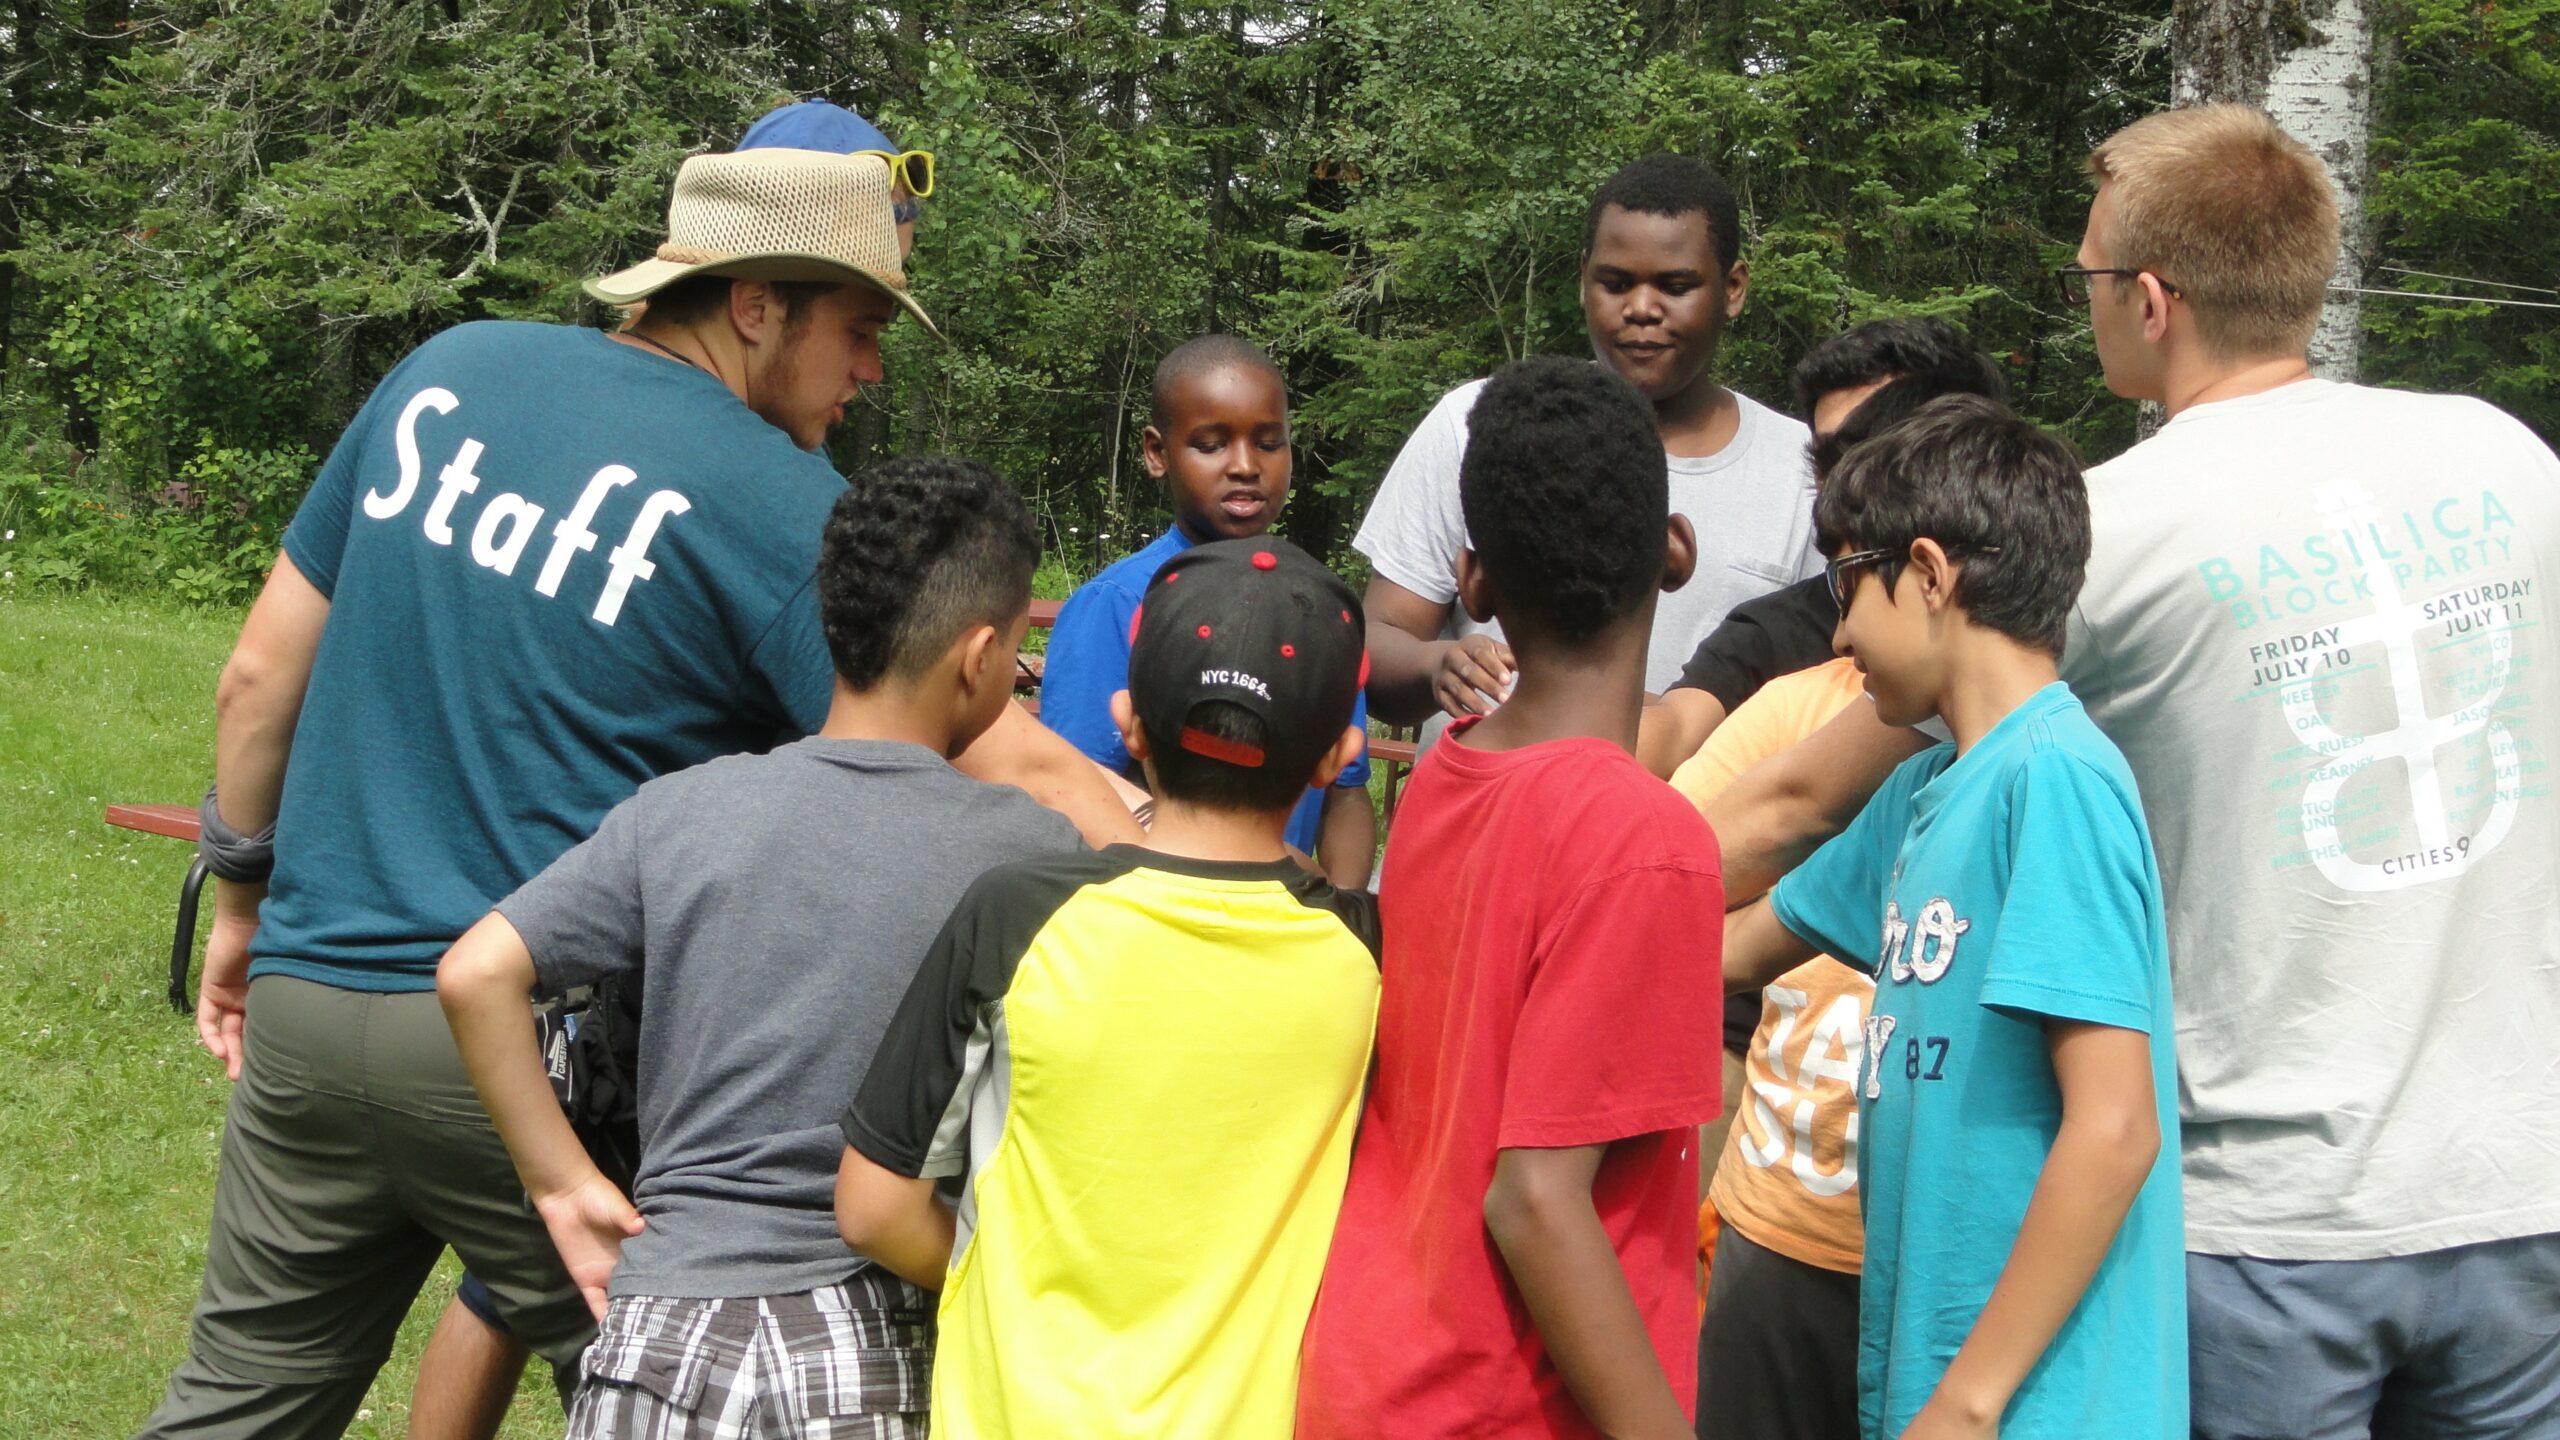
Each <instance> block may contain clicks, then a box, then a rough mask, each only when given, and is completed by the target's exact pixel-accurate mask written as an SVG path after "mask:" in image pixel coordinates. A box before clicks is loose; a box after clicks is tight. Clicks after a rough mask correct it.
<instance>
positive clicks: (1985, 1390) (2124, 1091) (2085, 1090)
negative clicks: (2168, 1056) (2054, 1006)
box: [1902, 1020, 2160, 1440]
mask: <svg viewBox="0 0 2560 1440" xmlns="http://www.w3.org/2000/svg"><path fill="white" fill-rule="evenodd" d="M2045 1036H2046V1042H2047V1044H2048V1045H2049V1046H2050V1047H2051V1049H2052V1052H2053V1072H2054V1078H2055V1079H2056V1080H2057V1081H2058V1082H2060V1085H2061V1088H2062V1126H2061V1130H2060V1132H2059V1133H2058V1134H2056V1135H2055V1136H2054V1141H2053V1150H2052V1153H2050V1154H2048V1155H2047V1156H2046V1157H2045V1162H2044V1170H2043V1171H2042V1173H2040V1174H2039V1175H2038V1176H2037V1177H2036V1188H2035V1193H2034V1194H2033V1195H2031V1196H2030V1197H2029V1198H2028V1201H2027V1215H2026V1220H2025V1222H2024V1223H2022V1224H2021V1225H2020V1226H2019V1227H2018V1240H2017V1243H2016V1244H2015V1245H2013V1246H2011V1247H2010V1250H2009V1262H2008V1263H2007V1264H2006V1265H2004V1266H2002V1267H2001V1270H2000V1279H1999V1283H1997V1284H1996V1285H1994V1286H1993V1287H1992V1289H1991V1299H1990V1302H1989V1303H1988V1304H1986V1305H1984V1306H1983V1307H1982V1315H1981V1318H1979V1319H1977V1320H1975V1321H1974V1322H1973V1331H1972V1333H1971V1334H1969V1335H1967V1336H1966V1337H1965V1342H1964V1346H1963V1348H1962V1349H1960V1350H1958V1351H1957V1352H1956V1358H1955V1359H1954V1361H1953V1362H1951V1363H1950V1364H1949V1365H1948V1366H1947V1373H1946V1374H1945V1375H1944V1376H1943V1377H1941V1378H1940V1379H1939V1381H1938V1388H1937V1390H1936V1391H1935V1392H1934V1393H1933V1394H1931V1395H1930V1397H1929V1401H1928V1403H1927V1404H1926V1405H1924V1406H1922V1407H1921V1410H1920V1414H1919V1416H1918V1417H1917V1418H1916V1419H1914V1420H1913V1421H1912V1422H1911V1427H1910V1428H1909V1429H1907V1430H1905V1431H1903V1432H1902V1433H1903V1440H1952V1437H1965V1440H1973V1437H1983V1436H1993V1435H1996V1434H1998V1433H1999V1423H2000V1415H2001V1412H2002V1411H2004V1410H2006V1409H2008V1408H2009V1397H2010V1396H2012V1395H2014V1394H2016V1393H2017V1389H2018V1385H2019V1383H2020V1382H2021V1381H2023V1380H2025V1379H2026V1377H2027V1372H2028V1371H2029V1370H2031V1369H2033V1368H2034V1367H2035V1363H2036V1361H2037V1360H2038V1359H2040V1358H2041V1357H2042V1356H2043V1355H2044V1351H2045V1347H2046V1346H2047V1345H2049V1344H2051V1343H2053V1337H2054V1333H2055V1332H2056V1331H2058V1330H2060V1329H2061V1328H2062V1322H2063V1321H2065V1320H2067V1319H2069V1318H2070V1316H2071V1311H2072V1309H2073V1307H2075V1306H2077V1305H2078V1304H2079V1303H2080V1297H2081V1295H2082V1294H2083V1293H2084V1292H2086V1291H2087V1290H2088V1288H2089V1280H2090V1277H2091V1276H2093V1275H2095V1274H2097V1273H2098V1262H2099V1261H2100V1260H2102V1259H2104V1258H2105V1257H2106V1253H2107V1247H2108V1246H2110V1245H2113V1244H2114V1243H2115V1238H2116V1230H2117V1228H2118V1227H2119V1226H2121V1225H2122V1224H2123V1223H2124V1217H2125V1212H2126V1211H2128V1210H2130V1209H2132V1208H2133V1200H2134V1196H2135V1195H2136V1194H2137V1193H2139V1192H2140V1191H2141V1189H2142V1182H2143V1181H2144V1179H2146V1178H2147V1177H2148V1176H2149V1175H2150V1173H2151V1165H2152V1162H2153V1161H2154V1160H2155V1159H2157V1158H2158V1156H2159V1154H2160V1119H2159V1112H2158V1111H2157V1110H2156V1109H2155V1108H2154V1104H2155V1097H2154V1096H2153V1094H2152V1089H2151V1038H2150V1037H2149V1036H2147V1035H2144V1034H2143V1033H2142V1032H2141V1031H2139V1030H2120V1029H2117V1028H2115V1027H2114V1026H2110V1025H2086V1024H2078V1023H2074V1022H2069V1021H2062V1020H2048V1021H2046V1022H2045Z"/></svg>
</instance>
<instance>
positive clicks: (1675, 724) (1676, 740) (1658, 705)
mask: <svg viewBox="0 0 2560 1440" xmlns="http://www.w3.org/2000/svg"><path fill="white" fill-rule="evenodd" d="M1723 723H1724V704H1723V702H1722V701H1719V700H1717V699H1716V697H1714V696H1713V695H1710V694H1708V693H1707V692H1706V691H1704V690H1700V689H1697V688H1695V687H1690V688H1685V689H1680V690H1672V691H1668V692H1665V693H1664V694H1662V695H1659V696H1650V695H1649V696H1647V697H1645V706H1644V714H1643V715H1642V716H1640V717H1639V718H1638V719H1637V721H1636V760H1637V761H1638V762H1639V763H1640V764H1642V765H1643V766H1644V768H1645V769H1646V770H1648V771H1650V772H1652V774H1653V776H1654V777H1655V778H1656V779H1660V780H1668V779H1670V778H1671V772H1672V771H1674V770H1677V769H1679V768H1680V767H1681V766H1682V765H1683V764H1686V763H1687V762H1688V759H1689V757H1690V756H1692V755H1695V754H1697V753H1698V747H1699V746H1701V745H1704V744H1706V743H1707V737H1708V736H1710V735H1713V734H1715V733H1716V727H1717V726H1719V725H1722V724H1723Z"/></svg>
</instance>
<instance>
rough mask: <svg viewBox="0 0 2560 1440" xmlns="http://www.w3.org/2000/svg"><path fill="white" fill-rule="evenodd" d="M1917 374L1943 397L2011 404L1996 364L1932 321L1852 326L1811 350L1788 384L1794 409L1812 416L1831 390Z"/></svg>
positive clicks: (1970, 341) (1968, 340) (1949, 327)
mask: <svg viewBox="0 0 2560 1440" xmlns="http://www.w3.org/2000/svg"><path fill="white" fill-rule="evenodd" d="M1919 375H1929V376H1935V377H1938V386H1937V390H1938V393H1939V394H1942V395H1957V394H1963V395H1987V396H1989V397H1990V398H1992V399H1994V400H1997V401H1999V402H2001V403H2002V404H2004V405H2005V404H2007V403H2008V400H2009V382H2008V381H2007V380H2005V379H2003V378H2002V377H2001V374H2000V367H1999V365H1998V364H1997V363H1996V362H1994V361H1993V360H1992V358H1991V357H1990V356H1988V355H1985V354H1983V353H1982V352H1981V351H1980V350H1978V349H1976V348H1974V344H1973V337H1972V336H1970V335H1967V334H1965V333H1964V332H1963V331H1962V330H1959V329H1957V328H1956V327H1955V326H1954V325H1951V324H1949V323H1948V322H1946V321H1944V320H1940V319H1936V318H1934V317H1931V318H1917V317H1914V318H1907V319H1893V320H1870V321H1868V322H1866V323H1865V324H1863V325H1852V326H1850V327H1849V328H1848V329H1846V330H1843V331H1841V332H1840V333H1839V334H1837V335H1834V336H1832V337H1831V338H1830V339H1828V340H1825V341H1823V342H1822V343H1821V344H1819V345H1816V346H1814V347H1813V349H1812V350H1811V351H1809V352H1808V353H1807V354H1806V355H1805V357H1804V358H1803V359H1802V360H1799V361H1797V362H1796V368H1795V372H1794V373H1793V374H1792V375H1790V376H1789V377H1788V380H1789V382H1790V383H1791V384H1792V385H1793V387H1794V389H1795V393H1796V408H1797V409H1798V410H1799V411H1801V412H1803V413H1804V414H1806V415H1811V414H1812V413H1813V405H1814V402H1815V401H1817V400H1820V399H1821V398H1822V397H1823V396H1825V395H1828V394H1830V393H1831V392H1832V391H1834V390H1852V389H1855V388H1857V387H1858V386H1861V385H1873V384H1874V383H1876V382H1877V381H1879V380H1891V379H1894V378H1896V377H1910V376H1919Z"/></svg>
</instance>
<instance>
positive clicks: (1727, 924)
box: [1724, 895, 1821, 995]
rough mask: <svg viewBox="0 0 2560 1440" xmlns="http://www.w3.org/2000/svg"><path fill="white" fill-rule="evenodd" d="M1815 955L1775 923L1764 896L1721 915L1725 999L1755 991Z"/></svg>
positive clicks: (1771, 909)
mask: <svg viewBox="0 0 2560 1440" xmlns="http://www.w3.org/2000/svg"><path fill="white" fill-rule="evenodd" d="M1819 953H1821V952H1819V951H1817V950H1816V949H1814V947H1812V946H1811V945H1808V944H1806V943H1805V942H1804V941H1802V940H1801V939H1798V938H1797V937H1796V933H1795V932H1794V931H1792V930H1789V929H1788V928H1787V927H1786V926H1784V925H1781V924H1779V923H1778V912H1777V911H1776V910H1775V909H1773V908H1771V906H1770V904H1769V897H1768V896H1766V895H1763V896H1761V897H1760V898H1759V899H1757V900H1754V901H1752V902H1751V903H1750V904H1748V905H1745V906H1743V907H1742V908H1741V909H1739V910H1728V911H1726V912H1725V916H1724V988H1725V993H1727V994H1729V995H1741V994H1745V993H1747V992H1750V991H1754V990H1758V989H1760V988H1761V987H1762V986H1765V985H1767V984H1769V983H1770V982H1771V981H1773V980H1776V979H1777V978H1778V977H1779V976H1781V975H1784V974H1786V973H1787V972H1788V971H1790V970H1793V969H1794V968H1796V967H1797V966H1799V965H1801V964H1803V963H1804V962H1806V961H1807V960H1810V959H1812V958H1813V957H1814V956H1815V955H1817V954H1819Z"/></svg>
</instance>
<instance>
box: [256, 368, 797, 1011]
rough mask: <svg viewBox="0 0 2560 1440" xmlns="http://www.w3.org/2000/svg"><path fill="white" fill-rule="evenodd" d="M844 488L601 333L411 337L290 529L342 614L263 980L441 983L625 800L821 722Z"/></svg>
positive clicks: (269, 920)
mask: <svg viewBox="0 0 2560 1440" xmlns="http://www.w3.org/2000/svg"><path fill="white" fill-rule="evenodd" d="M843 489H844V481H843V479H842V478H841V477H839V476H838V475H837V474H836V473H835V471H834V469H833V468H832V467H831V466H829V465H828V463H827V462H826V460H825V459H824V458H823V457H821V456H817V455H811V454H806V453H804V452H802V451H800V450H799V449H797V448H795V447H794V446H793V445H792V444H791V441H790V439H789V438H788V437H787V436H785V435H784V434H783V432H782V431H781V430H779V429H776V428H775V427H774V426H772V425H770V424H768V423H766V422H765V421H764V420H762V419H760V418H758V417H757V416H756V415H755V413H754V412H752V411H750V410H748V409H747V407H746V406H745V405H744V404H742V403H740V402H739V400H738V398H737V397H736V396H734V395H732V394H731V393H730V392H729V390H728V388H727V387H726V386H724V385H722V384H721V383H720V382H719V381H718V380H716V379H714V378H712V377H711V376H710V375H708V374H706V373H704V372H703V371H700V370H697V369H694V368H692V367H690V366H686V365H681V364H678V363H676V362H675V361H672V360H670V359H668V358H666V357H665V356H662V355H657V354H653V353H650V352H648V351H644V350H639V349H636V348H634V347H631V346H626V345H619V344H616V343H614V342H613V341H611V340H608V339H607V338H605V336H604V335H603V334H601V333H600V332H597V331H594V330H585V329H578V328H574V327H569V326H559V325H533V324H518V323H508V322H482V323H475V324H469V325H462V326H458V327H456V328H454V329H452V330H448V331H446V332H445V333H443V334H441V335H438V336H436V337H435V338H434V339H432V340H429V341H428V342H427V343H426V344H424V345H421V346H419V347H418V349H417V350H416V351H415V352H413V353H412V354H410V356H409V357H408V358H407V359H405V360H403V361H401V362H400V364H399V366H398V367H397V368H395V369H394V370H392V372H391V373H390V375H389V376H387V377H386V378H385V379H384V380H383V382H382V384H381V385H380V387H379V388H377V389H376V390H375V391H374V393H373V395H372V397H371V398H370V399H368V400H367V401H366V402H365V405H364V408H363V409H362V410H361V411H359V412H358V413H357V415H356V418H355V420H354V422H353V423H352V424H350V425H349V426H348V427H347V430H346V433H345V434H344V435H343V436H341V437H339V440H338V445H337V448H336V450H335V451H333V452H332V453H331V454H330V456H329V460H328V463H327V464H326V465H325V466H323V467H322V469H321V472H320V476H319V478H318V479H317V480H316V481H315V482H314V483H313V485H312V488H311V493H310V495H309V496H308V497H306V498H305V499H304V501H303V503H302V509H301V511H300V512H299V513H298V514H296V515H295V517H294V521H293V524H292V526H291V527H290V528H289V529H288V530H287V531H286V532H285V537H284V550H285V553H286V554H287V555H288V556H290V557H291V558H292V560H293V563H294V565H295V567H296V568H298V569H299V570H301V572H302V573H303V575H304V576H305V577H307V578H308V579H309V580H310V581H311V583H312V584H313V585H314V586H316V587H318V589H319V590H320V593H322V594H323V595H326V596H328V597H329V602H330V604H329V619H328V624H327V626H326V628H325V629H324V630H323V631H322V633H321V638H320V649H319V653H318V655H317V657H316V659H315V660H314V663H313V667H312V672H311V685H310V689H309V692H308V693H307V695H306V696H305V698H304V700H303V705H302V713H301V718H300V721H299V723H298V724H297V726H296V728H295V731H294V737H293V752H292V758H291V760H290V762H289V763H288V765H287V767H286V770H285V785H284V797H283V804H282V808H281V810H280V812H279V814H278V816H277V819H276V868H275V875H274V877H273V880H272V882H271V887H270V891H269V894H268V898H267V903H266V907H265V909H264V910H263V912H262V913H261V915H260V917H259V926H258V935H257V939H256V941H255V943H254V944H253V946H252V948H251V954H252V960H251V964H250V969H249V973H250V974H251V975H252V976H258V975H293V976H299V977H301V978H303V979H308V980H315V981H318V982H320V983H322V984H327V985H334V986H337V987H339V988H341V989H349V990H367V991H379V992H399V991H417V990H429V989H433V988H434V986H435V967H436V961H437V960H438V959H439V958H441V957H442V955H443V954H444V952H445V950H446V948H447V947H448V946H450V945H451V944H452V943H453V941H454V940H455V938H457V937H458V936H460V935H461V933H462V932H463V931H464V930H465V929H467V928H469V927H470V926H471V925H472V924H473V923H475V922H476V921H478V920H479V919H480V917H481V916H483V915H486V914H487V913H489V909H490V907H491V906H493V905H495V904H496V903H497V902H498V901H499V900H500V899H502V898H503V897H505V896H506V895H508V894H509V893H511V892H512V891H514V890H515V889H516V887H518V886H520V885H522V884H523V883H524V882H525V881H527V880H529V879H531V878H533V876H534V875H535V874H536V873H538V872H539V871H540V870H541V869H542V868H543V867H544V866H545V865H548V864H549V863H551V861H552V860H553V859H555V858H557V857H558V856H559V855H560V853H561V852H563V851H565V850H567V849H568V848H569V847H570V846H571V845H573V844H575V843H577V842H578V841H580V840H582V839H584V838H586V836H587V835H588V834H589V833H590V832H592V831H593V830H594V829H595V827H596V823H597V822H598V821H599V820H601V819H602V818H603V817H604V813H605V811H607V810H609V809H611V808H612V807H613V806H614V805H615V804H617V803H619V802H620V801H622V800H623V799H625V798H626V797H628V796H629V795H630V794H631V793H632V792H633V791H634V790H636V789H638V788H639V787H640V784H641V782H643V781H645V780H648V779H650V778H652V777H654V776H658V775H664V774H666V773H668V772H669V771H673V770H680V769H683V768H684V767H686V766H688V765H692V764H695V763H698V762H700V761H703V760H707V759H710V758H712V757H713V756H717V755H726V754H732V753H735V752H738V751H742V750H761V749H765V748H767V747H769V746H771V745H772V744H773V743H775V742H776V741H777V740H781V739H786V738H794V737H797V736H800V735H804V734H807V733H809V732H811V731H813V730H815V729H816V728H817V727H818V726H819V724H820V723H821V722H823V721H824V719H825V717H826V709H827V702H828V698H829V696H830V694H831V692H832V689H833V684H834V678H833V676H834V672H833V668H832V666H831V665H830V663H829V661H828V658H827V649H826V641H825V637H824V636H823V634H822V633H821V632H820V629H819V625H818V613H817V601H816V598H815V596H814V595H813V593H812V589H813V586H814V583H815V580H816V575H817V555H818V540H819V535H820V532H821V531H822V530H823V529H824V527H825V522H826V517H827V512H828V510H829V508H830V507H832V506H833V505H834V503H835V499H836V496H837V495H839V494H841V493H842V492H843Z"/></svg>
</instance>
